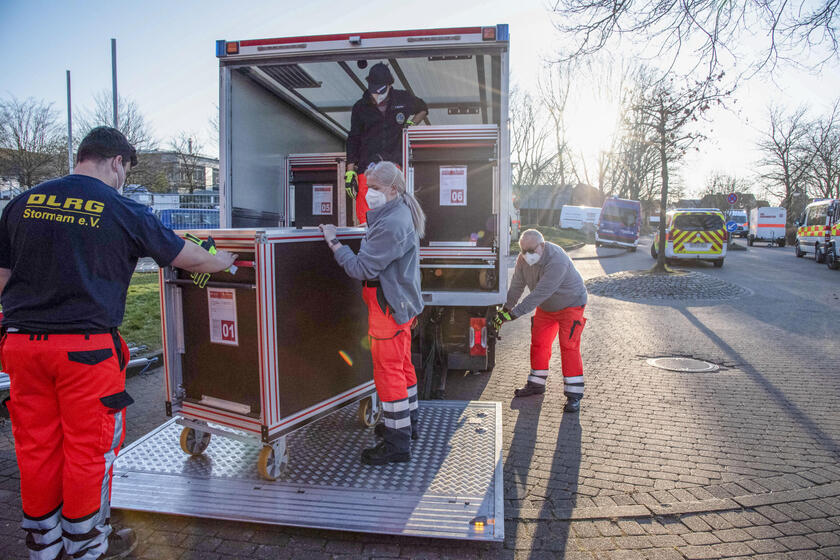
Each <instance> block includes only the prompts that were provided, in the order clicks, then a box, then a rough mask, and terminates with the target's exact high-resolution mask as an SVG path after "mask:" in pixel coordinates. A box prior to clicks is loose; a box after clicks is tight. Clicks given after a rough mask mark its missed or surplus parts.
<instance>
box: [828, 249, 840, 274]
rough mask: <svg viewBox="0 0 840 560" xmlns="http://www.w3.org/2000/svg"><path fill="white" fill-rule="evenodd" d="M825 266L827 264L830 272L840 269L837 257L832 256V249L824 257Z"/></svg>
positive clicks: (839, 260)
mask: <svg viewBox="0 0 840 560" xmlns="http://www.w3.org/2000/svg"><path fill="white" fill-rule="evenodd" d="M825 264H827V265H828V268H830V269H831V270H837V269H838V268H840V259H838V258H837V256H836V255H835V254H834V248H833V247H832V248H831V250H830V251H829V252H828V253H826V255H825Z"/></svg>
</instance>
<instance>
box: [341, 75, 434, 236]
mask: <svg viewBox="0 0 840 560" xmlns="http://www.w3.org/2000/svg"><path fill="white" fill-rule="evenodd" d="M367 83H368V89H367V91H366V92H365V93H364V95H363V96H362V98H361V99H360V100H358V101H357V102H356V103H355V105H353V112H352V114H351V116H350V134H349V135H348V136H347V173H346V175H345V184H346V187H347V189H348V192H349V193H350V194H351V195H352V196H355V198H356V218H357V220H358V222H359V224H363V223H366V222H367V212H368V210H369V208H368V204H367V201H365V194H367V180H366V178H365V170H366V169H367V168H368V166H369V165H370V164H372V163H379V162H380V161H390V162H393V163H395V164H397V165H400V166H401V165H402V129H403V128H405V127H407V126H411V125H413V124H415V123H418V122H420V121H422V120H423V119H425V118H426V114H427V113H428V107H427V106H426V103H425V102H424V101H423V100H422V99H420V98H419V97H416V96H414V95H412V94H411V93H409V92H407V91H404V90H401V89H394V88H393V87H392V86H393V83H394V77H393V76H392V75H391V71H390V70H389V69H388V66H386V65H385V64H383V63H382V62H379V63H377V64H374V65H373V66H372V67H371V69H370V72H368V75H367ZM354 184H355V185H357V190H358V193H356V192H355V191H356V189H354Z"/></svg>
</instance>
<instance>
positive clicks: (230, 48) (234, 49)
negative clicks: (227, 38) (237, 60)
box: [225, 41, 239, 54]
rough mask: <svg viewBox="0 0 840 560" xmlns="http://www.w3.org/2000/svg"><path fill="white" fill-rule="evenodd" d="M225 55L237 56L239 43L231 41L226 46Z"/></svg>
mask: <svg viewBox="0 0 840 560" xmlns="http://www.w3.org/2000/svg"><path fill="white" fill-rule="evenodd" d="M225 51H226V52H227V54H239V41H231V42H229V43H228V44H227V45H226V48H225Z"/></svg>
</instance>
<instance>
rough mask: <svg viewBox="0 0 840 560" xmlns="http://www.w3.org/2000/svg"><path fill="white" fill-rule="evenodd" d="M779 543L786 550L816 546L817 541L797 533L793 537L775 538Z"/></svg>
mask: <svg viewBox="0 0 840 560" xmlns="http://www.w3.org/2000/svg"><path fill="white" fill-rule="evenodd" d="M776 541H777V542H779V543H780V544H781V545H783V546H784V547H786V548H787V549H788V550H805V549H808V548H817V543H815V542H814V541H812V540H811V539H809V538H807V537H803V536H802V535H797V536H795V537H779V538H778V539H776Z"/></svg>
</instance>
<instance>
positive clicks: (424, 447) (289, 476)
mask: <svg viewBox="0 0 840 560" xmlns="http://www.w3.org/2000/svg"><path fill="white" fill-rule="evenodd" d="M356 411H357V407H356V406H349V407H344V408H342V409H339V410H338V411H336V412H334V413H333V414H331V415H329V416H327V417H325V418H323V419H321V420H319V421H316V422H314V423H312V424H309V425H307V426H305V427H303V428H301V429H300V430H298V431H296V432H294V433H292V434H290V435H289V436H288V437H287V442H288V449H289V466H288V468H287V470H286V472H285V474H284V475H282V476H281V477H280V478H278V479H277V480H276V481H274V482H268V481H265V480H262V479H261V478H260V477H259V475H258V474H257V468H256V463H257V456H258V454H259V451H260V448H261V446H260V445H259V444H258V443H257V442H256V440H255V441H254V443H253V444H249V443H244V442H241V441H239V440H235V439H230V438H225V437H220V436H218V435H215V434H214V435H213V436H212V439H211V441H210V445H209V446H208V448H207V450H206V451H205V452H204V454H203V455H200V456H196V457H191V456H188V455H186V454H184V453H183V452H182V451H181V448H180V444H179V438H180V433H181V429H182V428H181V426H179V425H177V424H175V423H174V420H171V421H169V422H167V423H166V424H164V425H162V426H160V427H159V428H157V429H155V430H154V431H152V432H150V433H149V434H147V435H146V436H144V437H143V438H141V439H140V440H138V441H137V442H135V443H134V444H132V445H130V446H129V447H127V448H126V449H124V450H123V451H122V452H121V453H120V455H119V457H118V459H117V461H116V463H115V466H114V484H113V491H112V507H116V508H122V509H135V510H141V511H153V512H159V513H173V514H183V515H192V516H198V517H212V518H220V519H235V520H240V521H256V522H262V523H273V524H279V525H295V526H303V527H317V528H324V529H340V530H350V531H361V532H375V533H388V534H403V535H417V536H432V537H443V538H459V539H471V540H492V541H499V540H503V539H504V512H503V511H502V507H503V506H502V503H503V501H502V495H501V493H502V483H501V461H500V458H501V406H500V405H499V403H490V402H475V401H474V402H458V401H423V402H421V403H420V427H421V434H420V438H419V439H418V440H417V441H416V442H414V444H413V445H412V460H411V462H410V463H392V464H390V465H387V466H381V467H371V466H367V465H363V464H362V463H361V461H360V452H361V450H362V449H363V448H365V447H370V446H372V445H374V444H375V443H376V438H375V436H374V434H373V430H372V429H363V428H361V426H360V424H359V422H358V420H357V415H356ZM216 427H217V428H219V427H218V426H216ZM344 511H346V512H347V515H341V512H344ZM481 516H484V517H486V518H487V519H488V520H489V522H488V523H486V524H485V525H484V527H483V528H481V529H476V527H475V526H474V525H472V524H471V523H470V521H471V520H472V519H473V518H475V517H481Z"/></svg>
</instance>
